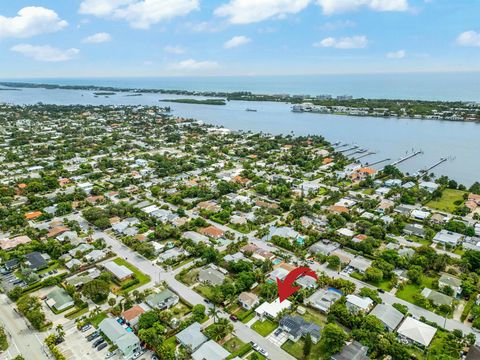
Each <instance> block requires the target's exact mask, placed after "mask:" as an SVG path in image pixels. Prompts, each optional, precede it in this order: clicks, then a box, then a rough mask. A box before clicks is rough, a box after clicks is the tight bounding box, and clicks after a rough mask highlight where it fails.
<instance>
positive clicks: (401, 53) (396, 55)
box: [386, 50, 407, 59]
mask: <svg viewBox="0 0 480 360" xmlns="http://www.w3.org/2000/svg"><path fill="white" fill-rule="evenodd" d="M406 55H407V53H406V52H405V50H398V51H390V52H388V53H387V55H386V56H387V58H389V59H403V58H404V57H405V56H406Z"/></svg>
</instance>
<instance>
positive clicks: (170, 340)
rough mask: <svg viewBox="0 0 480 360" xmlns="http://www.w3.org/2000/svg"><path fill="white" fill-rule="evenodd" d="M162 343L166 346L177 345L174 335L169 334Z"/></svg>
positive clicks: (173, 347) (174, 346) (172, 346)
mask: <svg viewBox="0 0 480 360" xmlns="http://www.w3.org/2000/svg"><path fill="white" fill-rule="evenodd" d="M163 344H164V345H165V346H166V347H168V348H171V349H175V348H176V347H177V339H176V338H175V336H170V337H169V338H168V339H167V340H165V341H164V342H163Z"/></svg>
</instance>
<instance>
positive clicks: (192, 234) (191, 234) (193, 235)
mask: <svg viewBox="0 0 480 360" xmlns="http://www.w3.org/2000/svg"><path fill="white" fill-rule="evenodd" d="M182 237H184V238H185V239H190V240H192V241H193V242H194V243H195V244H199V243H201V242H203V243H205V244H209V243H210V241H209V240H208V237H206V236H205V235H202V234H199V233H197V232H196V231H186V232H184V233H183V235H182Z"/></svg>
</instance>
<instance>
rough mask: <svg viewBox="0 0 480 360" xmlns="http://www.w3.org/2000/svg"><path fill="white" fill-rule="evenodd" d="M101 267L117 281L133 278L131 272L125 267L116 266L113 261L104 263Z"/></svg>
mask: <svg viewBox="0 0 480 360" xmlns="http://www.w3.org/2000/svg"><path fill="white" fill-rule="evenodd" d="M102 266H103V267H104V268H105V270H107V271H108V272H109V273H111V274H112V275H113V276H114V277H115V278H116V279H117V280H119V281H124V280H126V279H129V278H131V277H132V276H133V271H132V270H130V269H129V268H127V267H126V266H125V265H118V264H117V263H116V262H114V261H109V262H106V263H104V264H103V265H102Z"/></svg>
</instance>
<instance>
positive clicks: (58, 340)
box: [55, 337, 65, 345]
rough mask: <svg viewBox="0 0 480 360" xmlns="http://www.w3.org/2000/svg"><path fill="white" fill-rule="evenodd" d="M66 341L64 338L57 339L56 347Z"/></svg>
mask: <svg viewBox="0 0 480 360" xmlns="http://www.w3.org/2000/svg"><path fill="white" fill-rule="evenodd" d="M64 340H65V339H64V338H61V337H57V338H56V339H55V345H58V344H61V343H62V342H63V341H64Z"/></svg>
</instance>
